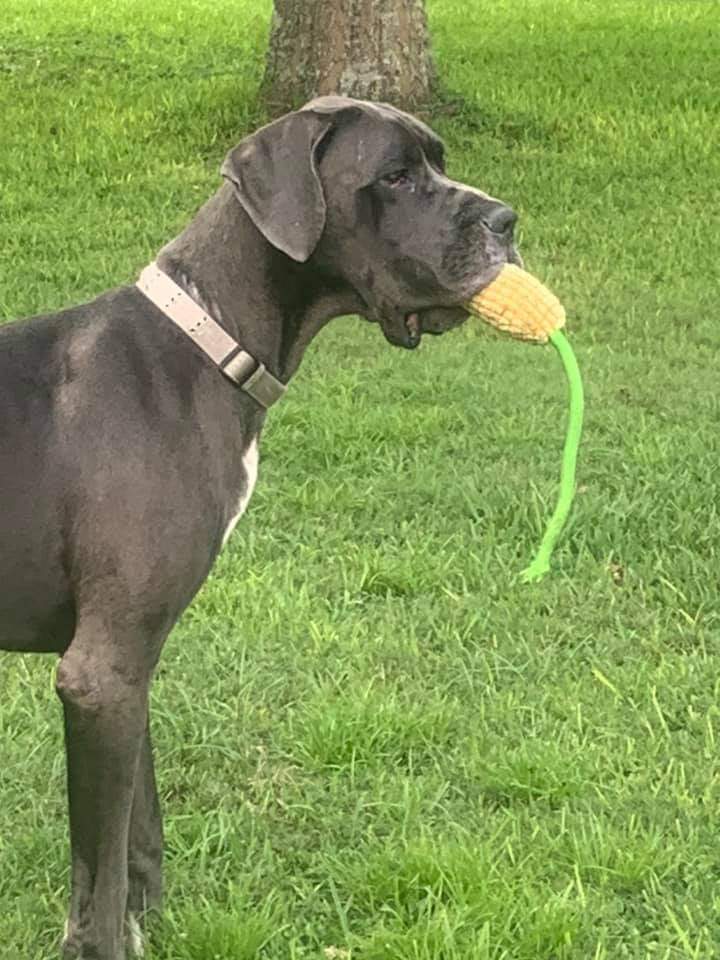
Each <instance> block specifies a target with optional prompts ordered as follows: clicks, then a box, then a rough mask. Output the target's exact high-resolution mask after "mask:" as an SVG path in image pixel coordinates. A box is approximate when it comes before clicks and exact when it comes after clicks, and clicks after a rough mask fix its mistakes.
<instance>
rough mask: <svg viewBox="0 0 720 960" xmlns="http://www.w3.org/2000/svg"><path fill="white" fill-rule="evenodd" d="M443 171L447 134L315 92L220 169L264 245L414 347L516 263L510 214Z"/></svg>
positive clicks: (461, 313) (460, 316) (382, 109)
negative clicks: (317, 274)
mask: <svg viewBox="0 0 720 960" xmlns="http://www.w3.org/2000/svg"><path fill="white" fill-rule="evenodd" d="M444 169H445V168H444V147H443V144H442V141H441V140H440V139H439V137H437V136H436V135H435V134H434V133H433V132H432V130H430V128H429V127H427V126H426V125H425V124H423V123H421V122H420V121H419V120H417V119H416V118H415V117H412V116H410V115H409V114H407V113H403V112H402V111H400V110H397V109H395V108H394V107H390V106H388V105H386V104H378V103H368V102H365V101H359V100H351V99H347V98H344V97H321V98H319V99H317V100H313V101H311V102H310V103H309V104H307V105H306V106H305V107H303V108H302V110H299V111H297V112H295V113H291V114H288V115H287V116H285V117H281V118H280V119H279V120H276V121H275V122H274V123H271V124H269V125H268V126H266V127H263V128H262V129H261V130H259V131H258V132H257V133H255V134H253V135H252V136H250V137H248V138H247V139H245V140H243V141H242V143H240V144H239V145H238V146H237V147H236V148H235V149H234V150H232V151H231V152H230V153H229V154H228V156H227V158H226V159H225V162H224V164H223V166H222V173H223V176H225V177H226V178H227V179H228V180H229V181H230V182H231V183H232V184H233V187H234V189H235V193H236V195H237V198H238V199H239V201H240V203H241V204H242V206H243V208H244V210H245V211H246V213H247V214H248V215H249V217H250V218H251V220H252V221H253V223H254V224H255V226H256V227H257V229H258V230H259V231H260V232H261V233H262V234H263V236H264V237H265V238H266V240H268V242H269V243H271V244H272V245H273V246H274V247H276V248H278V249H279V250H281V251H282V252H283V253H284V254H285V255H287V256H288V257H290V258H291V259H292V260H295V261H298V262H300V263H304V262H306V261H310V262H311V263H312V264H313V266H314V268H315V269H316V270H319V271H321V272H323V273H324V274H325V275H327V276H328V277H329V278H331V279H332V281H333V282H334V283H336V284H337V283H338V282H340V283H342V284H346V285H347V286H349V287H350V288H351V289H352V291H353V292H354V293H355V294H356V296H357V298H358V300H359V303H360V304H361V312H362V313H363V314H364V315H365V316H366V317H367V318H368V319H370V320H374V321H377V322H379V323H380V325H381V327H382V329H383V332H384V334H385V336H386V338H387V339H388V340H389V341H390V343H392V344H395V345H396V346H403V347H407V348H413V347H416V346H417V345H418V343H419V342H420V337H421V335H422V334H423V333H443V332H444V331H445V330H448V329H450V328H451V327H454V326H457V325H458V324H459V323H462V322H463V320H465V319H466V316H467V313H466V311H465V310H464V309H463V308H462V307H461V306H460V305H461V304H462V303H463V302H465V301H466V300H468V299H469V298H470V297H471V296H472V295H473V294H474V293H476V292H477V291H478V290H480V289H481V288H482V287H483V286H486V285H487V284H488V283H489V282H490V281H491V280H492V279H494V277H495V276H496V275H497V273H498V272H499V271H500V269H501V267H502V265H503V264H504V263H505V262H507V261H510V262H514V263H521V261H520V258H519V255H518V253H517V252H516V250H515V247H514V245H513V228H514V225H515V220H516V216H515V213H514V212H513V211H512V210H511V209H510V208H509V207H508V206H506V205H505V204H504V203H501V202H500V201H499V200H495V199H493V198H492V197H489V196H488V195H487V194H485V193H482V192H481V191H480V190H477V189H475V188H473V187H469V186H467V185H465V184H462V183H457V182H456V181H453V180H450V179H448V177H446V176H445V172H444Z"/></svg>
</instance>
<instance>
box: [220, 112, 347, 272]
mask: <svg viewBox="0 0 720 960" xmlns="http://www.w3.org/2000/svg"><path fill="white" fill-rule="evenodd" d="M332 121H333V118H332V115H326V116H319V115H316V114H314V113H310V112H309V111H308V112H305V113H290V114H288V115H287V116H285V117H281V118H280V119H279V120H275V121H274V122H273V123H270V124H268V125H267V126H266V127H262V128H261V129H260V130H258V132H257V133H254V134H252V136H249V137H246V139H245V140H243V141H242V142H241V143H240V144H238V146H237V147H235V149H234V150H231V151H230V153H229V154H228V155H227V157H226V158H225V161H224V163H223V165H222V167H221V168H220V173H221V174H222V175H223V176H224V177H225V178H226V179H227V180H229V181H230V183H231V184H232V185H233V187H234V189H235V195H236V197H237V198H238V200H239V201H240V203H241V205H242V207H243V209H244V210H245V212H246V213H247V215H248V216H249V217H250V219H251V220H252V222H253V223H254V224H255V226H256V227H257V228H258V230H259V231H260V233H262V235H263V236H264V237H265V238H266V240H268V241H269V242H270V243H271V244H272V245H273V246H274V247H277V248H278V250H282V252H283V253H285V254H287V255H288V256H289V257H292V259H293V260H297V261H298V262H300V263H304V262H305V261H306V260H307V259H308V257H309V256H310V255H311V254H312V252H313V250H314V249H315V247H316V246H317V244H318V241H319V240H320V237H321V235H322V232H323V228H324V227H325V197H324V195H323V189H322V184H321V182H320V177H319V176H318V171H317V163H316V151H317V148H318V146H319V145H320V142H321V141H322V139H323V137H324V136H325V134H326V133H327V132H328V130H329V129H330V127H331V125H332Z"/></svg>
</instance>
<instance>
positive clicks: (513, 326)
mask: <svg viewBox="0 0 720 960" xmlns="http://www.w3.org/2000/svg"><path fill="white" fill-rule="evenodd" d="M465 306H466V307H467V309H468V310H469V311H470V313H473V314H475V315H476V316H478V317H481V318H482V319H483V320H487V321H488V323H491V324H492V325H493V326H494V327H497V328H498V329H499V330H503V331H505V332H506V333H509V334H511V335H512V336H513V337H516V338H517V339H518V340H534V341H536V342H537V343H546V342H547V339H548V337H549V336H550V334H551V333H553V332H554V331H555V330H559V329H560V328H561V327H563V326H564V325H565V308H564V307H563V305H562V304H561V303H560V301H559V300H558V298H557V297H556V296H555V294H553V293H551V292H550V291H549V290H548V288H547V287H545V286H543V284H542V283H540V281H539V280H537V279H536V278H535V277H534V276H533V275H532V274H531V273H527V272H526V271H525V270H522V269H521V268H520V267H516V266H515V264H514V263H506V264H505V266H504V267H503V268H502V270H501V271H500V273H499V274H498V275H497V277H495V279H494V280H493V282H492V283H490V284H488V286H487V287H485V288H484V289H483V290H481V291H480V292H479V293H476V294H475V296H474V297H473V298H472V300H470V301H469V302H468V303H466V304H465Z"/></svg>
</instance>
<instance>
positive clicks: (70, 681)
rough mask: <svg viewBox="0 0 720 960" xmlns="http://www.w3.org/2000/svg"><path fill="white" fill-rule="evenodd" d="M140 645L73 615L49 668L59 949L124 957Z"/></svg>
mask: <svg viewBox="0 0 720 960" xmlns="http://www.w3.org/2000/svg"><path fill="white" fill-rule="evenodd" d="M143 647H144V648H145V650H147V646H145V644H143ZM139 649H141V648H140V646H139V642H138V637H137V635H128V634H127V633H125V632H124V631H120V632H117V633H113V632H112V630H111V629H109V628H108V626H107V625H106V624H105V622H104V621H103V619H101V618H94V617H92V618H90V617H85V618H83V617H82V616H81V617H80V618H79V620H78V627H77V630H76V633H75V636H74V638H73V641H72V643H71V644H70V646H69V647H68V649H67V651H66V653H65V654H64V656H63V657H62V659H61V661H60V665H59V667H58V673H57V681H56V687H57V692H58V695H59V696H60V699H61V700H62V704H63V709H64V715H65V749H66V754H67V784H68V800H69V805H70V839H71V851H72V892H71V899H70V914H69V918H68V923H67V929H66V936H65V940H64V944H63V951H64V956H65V957H66V958H85V957H88V958H93V960H125V929H124V927H125V912H126V906H127V899H128V842H129V827H130V816H131V809H132V804H133V796H134V792H135V781H136V773H137V769H138V765H139V764H138V761H139V758H140V755H141V752H142V749H143V739H144V737H145V732H146V727H147V700H148V688H149V682H150V671H149V670H148V669H146V667H145V666H144V664H143V662H142V660H141V658H140V657H138V656H136V655H133V652H134V651H138V650H139ZM138 661H140V662H138Z"/></svg>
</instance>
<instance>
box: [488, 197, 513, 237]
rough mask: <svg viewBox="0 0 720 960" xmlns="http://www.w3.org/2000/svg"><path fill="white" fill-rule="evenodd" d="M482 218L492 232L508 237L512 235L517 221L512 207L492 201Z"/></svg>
mask: <svg viewBox="0 0 720 960" xmlns="http://www.w3.org/2000/svg"><path fill="white" fill-rule="evenodd" d="M483 220H484V222H485V225H486V226H487V227H488V229H489V230H492V232H493V233H499V234H503V235H504V236H508V237H509V236H511V235H512V232H513V229H514V227H515V223H516V222H517V214H516V213H515V211H514V210H513V209H512V207H508V206H506V205H505V204H504V203H494V204H493V205H492V207H491V208H490V209H489V210H487V211H486V212H485V214H484V216H483Z"/></svg>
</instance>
